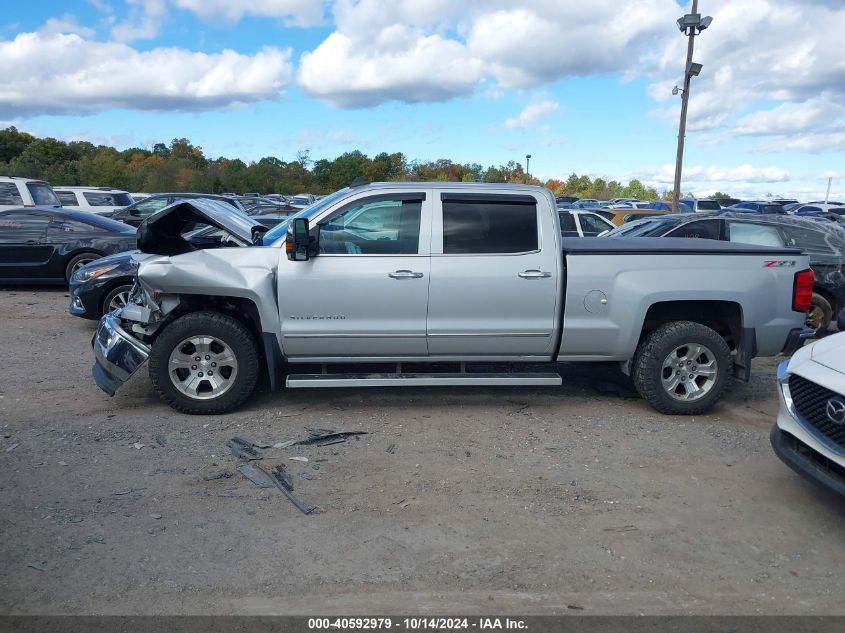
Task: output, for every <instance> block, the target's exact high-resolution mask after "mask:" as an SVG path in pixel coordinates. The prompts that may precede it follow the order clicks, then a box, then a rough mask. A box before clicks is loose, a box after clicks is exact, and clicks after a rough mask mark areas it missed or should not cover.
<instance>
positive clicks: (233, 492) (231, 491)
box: [217, 488, 246, 497]
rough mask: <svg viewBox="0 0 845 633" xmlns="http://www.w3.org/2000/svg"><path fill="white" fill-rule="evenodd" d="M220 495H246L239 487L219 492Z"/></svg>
mask: <svg viewBox="0 0 845 633" xmlns="http://www.w3.org/2000/svg"><path fill="white" fill-rule="evenodd" d="M217 496H218V497H245V496H246V495H244V494H243V493H241V491H240V490H238V489H237V488H230V489H229V490H224V491H223V492H219V493H217Z"/></svg>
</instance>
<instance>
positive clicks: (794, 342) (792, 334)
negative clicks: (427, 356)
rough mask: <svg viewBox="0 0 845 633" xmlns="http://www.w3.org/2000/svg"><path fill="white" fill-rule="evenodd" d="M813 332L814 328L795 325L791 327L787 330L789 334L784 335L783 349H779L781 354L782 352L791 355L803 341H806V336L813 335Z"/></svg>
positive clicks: (814, 332)
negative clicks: (795, 326)
mask: <svg viewBox="0 0 845 633" xmlns="http://www.w3.org/2000/svg"><path fill="white" fill-rule="evenodd" d="M815 334H816V331H815V330H812V329H810V328H806V327H797V328H793V329H791V330H790V331H789V335H788V336H787V337H786V343H785V344H784V346H783V349H782V350H781V354H784V355H785V356H791V355H792V354H794V353H795V352H796V351H797V350H798V349H800V348H801V347H802V346H803V345H804V341H806V340H807V339H808V338H811V337H813V336H814V335H815Z"/></svg>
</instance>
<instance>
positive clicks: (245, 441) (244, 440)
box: [232, 435, 270, 448]
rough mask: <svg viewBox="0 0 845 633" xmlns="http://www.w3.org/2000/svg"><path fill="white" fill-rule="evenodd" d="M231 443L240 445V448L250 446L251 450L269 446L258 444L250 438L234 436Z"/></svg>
mask: <svg viewBox="0 0 845 633" xmlns="http://www.w3.org/2000/svg"><path fill="white" fill-rule="evenodd" d="M232 441H233V442H236V443H237V444H240V445H241V446H251V447H253V448H270V445H269V444H267V443H266V442H258V441H256V440H254V439H252V438H251V437H244V436H243V435H236V436H235V437H233V438H232Z"/></svg>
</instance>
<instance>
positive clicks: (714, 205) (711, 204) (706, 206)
mask: <svg viewBox="0 0 845 633" xmlns="http://www.w3.org/2000/svg"><path fill="white" fill-rule="evenodd" d="M696 206H697V208H698V210H699V211H719V210H720V209H721V208H722V207H721V206H720V205H719V203H718V202H716V201H715V200H699V201H698V204H697V205H696Z"/></svg>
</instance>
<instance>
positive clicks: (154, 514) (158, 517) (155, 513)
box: [150, 512, 161, 521]
mask: <svg viewBox="0 0 845 633" xmlns="http://www.w3.org/2000/svg"><path fill="white" fill-rule="evenodd" d="M150 518H152V519H155V520H156V521H158V520H159V519H160V518H161V515H160V514H159V513H158V512H153V513H152V514H151V515H150Z"/></svg>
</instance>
